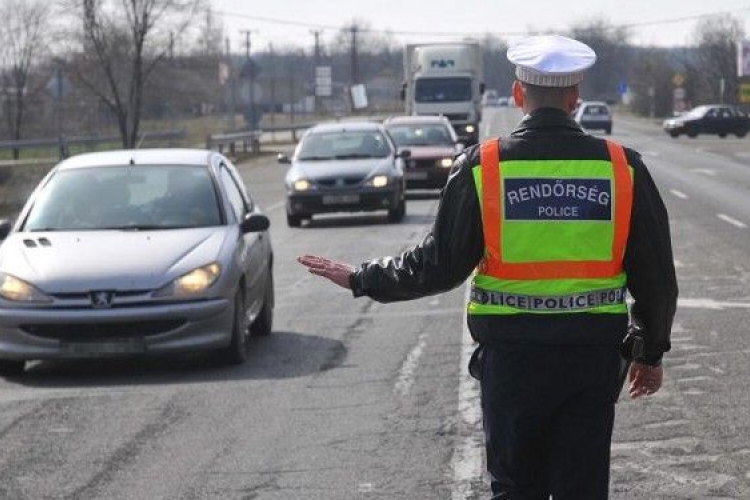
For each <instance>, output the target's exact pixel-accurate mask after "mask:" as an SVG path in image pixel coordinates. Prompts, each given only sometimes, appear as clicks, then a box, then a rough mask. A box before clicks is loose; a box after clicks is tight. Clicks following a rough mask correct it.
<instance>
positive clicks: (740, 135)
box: [735, 132, 747, 139]
mask: <svg viewBox="0 0 750 500" xmlns="http://www.w3.org/2000/svg"><path fill="white" fill-rule="evenodd" d="M735 135H736V136H737V137H739V138H740V139H741V138H743V137H745V136H746V135H747V132H737V133H736V134H735Z"/></svg>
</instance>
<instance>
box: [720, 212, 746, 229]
mask: <svg viewBox="0 0 750 500" xmlns="http://www.w3.org/2000/svg"><path fill="white" fill-rule="evenodd" d="M716 217H718V218H719V219H721V220H723V221H724V222H728V223H730V224H731V225H733V226H735V227H738V228H740V229H745V228H746V227H747V224H745V223H744V222H742V221H739V220H737V219H735V218H734V217H730V216H728V215H725V214H716Z"/></svg>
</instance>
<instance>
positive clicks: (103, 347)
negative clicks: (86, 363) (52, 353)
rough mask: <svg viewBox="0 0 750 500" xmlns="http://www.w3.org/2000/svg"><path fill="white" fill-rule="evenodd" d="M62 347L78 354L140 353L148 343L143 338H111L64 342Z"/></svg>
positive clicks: (67, 351) (70, 352)
mask: <svg viewBox="0 0 750 500" xmlns="http://www.w3.org/2000/svg"><path fill="white" fill-rule="evenodd" d="M61 347H62V349H63V350H64V351H65V352H66V353H68V354H75V355H77V356H98V355H105V354H140V353H144V352H146V343H145V342H144V340H143V339H141V338H129V339H116V340H115V339H110V340H106V341H101V342H63V343H62V344H61Z"/></svg>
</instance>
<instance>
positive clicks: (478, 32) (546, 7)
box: [210, 0, 750, 52]
mask: <svg viewBox="0 0 750 500" xmlns="http://www.w3.org/2000/svg"><path fill="white" fill-rule="evenodd" d="M210 2H211V4H212V5H213V9H214V13H215V14H217V15H218V16H219V18H220V19H221V21H222V23H223V26H224V34H225V37H226V38H228V39H229V42H230V45H231V46H232V50H233V51H234V50H238V49H239V48H243V49H244V48H245V41H246V36H247V35H246V33H245V32H247V31H249V32H250V41H251V52H252V51H253V49H260V50H264V51H265V50H266V49H267V48H268V47H269V44H272V45H273V47H274V48H281V47H288V46H296V47H300V48H303V49H305V50H308V49H311V48H312V46H313V44H314V36H313V34H312V31H320V32H321V34H320V40H321V42H322V43H324V44H327V43H330V42H331V41H332V40H333V38H334V36H335V34H336V33H337V32H338V31H339V29H341V28H342V27H344V26H351V24H352V22H353V21H357V22H358V24H359V23H361V24H363V25H365V26H368V27H369V28H371V29H373V30H377V31H381V30H382V31H389V32H391V34H392V36H393V38H394V39H395V40H396V41H397V42H400V43H407V42H432V41H451V40H460V39H462V38H465V37H467V36H472V35H473V36H477V37H482V36H484V34H485V33H492V34H494V35H496V36H498V37H499V38H502V39H504V40H505V41H508V42H510V43H512V42H513V41H514V40H516V39H518V38H519V37H521V36H523V35H524V34H526V33H529V32H553V33H554V32H558V33H561V32H564V31H566V30H567V29H569V28H570V27H571V26H574V25H576V24H586V23H587V22H590V21H591V20H595V19H603V20H605V21H607V22H608V23H610V24H612V25H626V26H629V30H630V34H631V36H630V41H631V43H633V44H636V45H643V46H660V47H669V46H686V45H690V44H691V41H692V40H693V38H694V30H695V26H696V23H697V21H698V20H699V19H700V18H701V16H707V15H711V14H717V13H727V14H730V15H732V16H733V17H735V18H737V19H738V20H740V21H741V22H742V23H743V26H745V31H746V32H747V33H748V35H749V36H750V2H748V1H747V0H745V1H743V0H713V1H706V0H645V1H644V0H569V1H563V0H557V1H555V0H509V1H492V0H460V1H458V2H449V1H447V0H429V1H428V0H368V1H366V2H365V1H362V0H348V1H343V0H210Z"/></svg>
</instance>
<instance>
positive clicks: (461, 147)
mask: <svg viewBox="0 0 750 500" xmlns="http://www.w3.org/2000/svg"><path fill="white" fill-rule="evenodd" d="M464 149H466V144H465V143H464V142H457V143H456V154H457V155H460V154H461V153H463V152H464Z"/></svg>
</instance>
